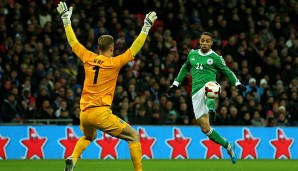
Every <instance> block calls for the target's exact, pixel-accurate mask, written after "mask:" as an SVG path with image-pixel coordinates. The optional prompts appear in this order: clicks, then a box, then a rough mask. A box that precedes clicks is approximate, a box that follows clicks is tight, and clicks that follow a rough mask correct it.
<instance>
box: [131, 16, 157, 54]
mask: <svg viewBox="0 0 298 171" xmlns="http://www.w3.org/2000/svg"><path fill="white" fill-rule="evenodd" d="M156 19H157V16H156V13H155V12H154V11H152V12H149V13H148V14H146V17H145V19H144V25H143V27H142V31H141V33H140V34H139V36H138V37H137V38H136V40H135V41H134V42H133V43H132V45H131V47H130V50H131V53H132V55H133V56H135V55H136V54H137V53H138V52H139V51H140V50H141V48H142V47H143V45H144V43H145V40H146V38H147V35H148V33H149V31H150V29H151V27H152V26H153V24H154V22H155V20H156Z"/></svg>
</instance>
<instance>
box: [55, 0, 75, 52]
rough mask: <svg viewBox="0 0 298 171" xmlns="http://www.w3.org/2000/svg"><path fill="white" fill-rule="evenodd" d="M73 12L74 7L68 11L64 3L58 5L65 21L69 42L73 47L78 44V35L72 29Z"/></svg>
mask: <svg viewBox="0 0 298 171" xmlns="http://www.w3.org/2000/svg"><path fill="white" fill-rule="evenodd" d="M72 10H73V7H70V8H69V9H68V7H67V5H66V3H65V2H62V1H61V2H60V3H59V4H58V7H57V11H58V13H59V15H60V17H61V19H62V21H63V25H64V29H65V33H66V37H67V41H68V43H69V45H70V46H71V47H73V45H74V44H75V43H77V42H78V40H77V38H76V35H75V34H74V31H73V29H72V27H71V20H70V18H71V15H72Z"/></svg>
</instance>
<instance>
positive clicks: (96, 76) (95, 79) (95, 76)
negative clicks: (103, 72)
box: [93, 66, 99, 84]
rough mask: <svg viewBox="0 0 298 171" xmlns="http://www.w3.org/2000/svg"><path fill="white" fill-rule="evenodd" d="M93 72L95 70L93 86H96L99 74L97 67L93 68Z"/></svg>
mask: <svg viewBox="0 0 298 171" xmlns="http://www.w3.org/2000/svg"><path fill="white" fill-rule="evenodd" d="M93 70H95V74H94V79H93V84H97V78H98V73H99V66H95V67H93Z"/></svg>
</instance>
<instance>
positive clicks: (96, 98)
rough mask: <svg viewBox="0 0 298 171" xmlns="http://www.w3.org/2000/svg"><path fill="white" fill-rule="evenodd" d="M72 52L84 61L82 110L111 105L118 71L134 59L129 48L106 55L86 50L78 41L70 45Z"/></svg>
mask: <svg viewBox="0 0 298 171" xmlns="http://www.w3.org/2000/svg"><path fill="white" fill-rule="evenodd" d="M72 50H73V52H74V53H75V54H76V55H77V56H78V57H79V58H80V60H81V61H83V63H84V68H85V81H84V88H83V92H82V96H81V101H80V107H81V110H82V111H85V110H86V109H88V108H90V107H97V106H111V104H112V101H113V97H114V91H115V87H116V82H117V78H118V73H119V71H120V69H121V68H122V67H123V66H124V65H125V64H127V63H128V62H129V61H131V60H133V59H134V56H133V55H132V53H131V50H130V49H128V50H127V51H126V52H125V53H123V54H121V55H119V56H116V57H106V56H103V55H98V54H95V53H93V52H91V51H88V50H87V49H86V48H85V47H84V46H83V45H81V44H80V43H79V42H77V43H75V44H74V46H73V47H72Z"/></svg>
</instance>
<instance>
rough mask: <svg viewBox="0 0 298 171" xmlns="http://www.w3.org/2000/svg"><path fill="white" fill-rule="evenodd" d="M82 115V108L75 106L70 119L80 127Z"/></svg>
mask: <svg viewBox="0 0 298 171" xmlns="http://www.w3.org/2000/svg"><path fill="white" fill-rule="evenodd" d="M80 113H81V110H80V107H79V106H75V107H74V109H73V110H72V113H71V115H70V117H71V118H72V124H73V125H80Z"/></svg>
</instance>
